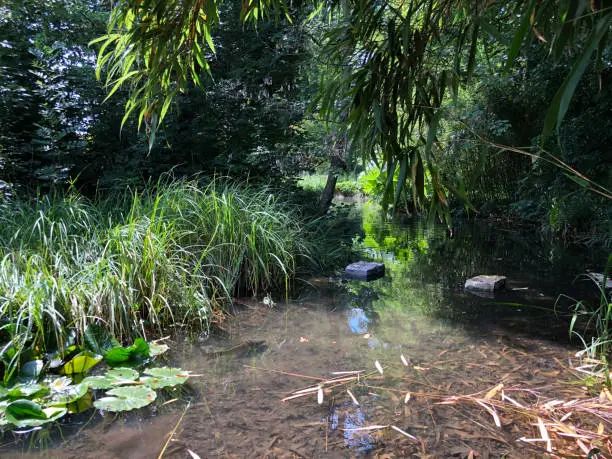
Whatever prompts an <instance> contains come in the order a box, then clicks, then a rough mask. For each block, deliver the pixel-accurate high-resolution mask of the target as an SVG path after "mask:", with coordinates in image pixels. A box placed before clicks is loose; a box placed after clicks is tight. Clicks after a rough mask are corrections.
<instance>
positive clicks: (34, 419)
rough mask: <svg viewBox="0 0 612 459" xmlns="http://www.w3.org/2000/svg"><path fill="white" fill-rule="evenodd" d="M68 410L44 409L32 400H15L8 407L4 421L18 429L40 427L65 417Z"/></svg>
mask: <svg viewBox="0 0 612 459" xmlns="http://www.w3.org/2000/svg"><path fill="white" fill-rule="evenodd" d="M67 412H68V410H67V409H66V408H56V407H49V408H44V409H43V408H42V407H41V406H40V405H39V404H38V403H34V402H33V401H31V400H15V401H14V402H11V403H9V404H8V405H7V407H6V412H5V414H4V420H5V421H6V422H7V423H10V424H13V425H14V426H16V427H31V426H40V425H42V424H46V423H47V422H53V421H56V420H57V419H59V418H61V417H62V416H64V415H65V414H66V413H67Z"/></svg>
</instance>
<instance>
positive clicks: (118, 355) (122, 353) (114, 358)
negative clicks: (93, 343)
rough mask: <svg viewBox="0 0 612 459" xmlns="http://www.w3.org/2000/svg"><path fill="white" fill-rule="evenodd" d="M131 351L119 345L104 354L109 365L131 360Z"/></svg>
mask: <svg viewBox="0 0 612 459" xmlns="http://www.w3.org/2000/svg"><path fill="white" fill-rule="evenodd" d="M131 355H132V354H131V352H130V350H129V349H127V348H125V347H122V346H118V347H114V348H112V349H111V350H110V351H108V352H107V353H106V354H104V361H105V362H106V363H108V364H109V365H118V364H120V363H125V362H127V361H128V360H130V356H131Z"/></svg>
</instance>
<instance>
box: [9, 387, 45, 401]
mask: <svg viewBox="0 0 612 459" xmlns="http://www.w3.org/2000/svg"><path fill="white" fill-rule="evenodd" d="M43 391H44V387H43V386H41V385H40V384H37V383H28V384H16V385H14V386H13V387H11V388H10V389H9V390H8V392H7V393H6V396H7V397H8V398H27V397H31V396H33V395H35V394H39V393H41V392H43Z"/></svg>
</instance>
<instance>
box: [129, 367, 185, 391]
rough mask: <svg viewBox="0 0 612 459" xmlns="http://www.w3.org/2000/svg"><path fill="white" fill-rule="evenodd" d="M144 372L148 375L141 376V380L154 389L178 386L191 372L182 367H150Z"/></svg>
mask: <svg viewBox="0 0 612 459" xmlns="http://www.w3.org/2000/svg"><path fill="white" fill-rule="evenodd" d="M144 373H145V374H146V375H148V376H141V378H140V382H142V383H144V384H145V385H147V386H149V387H151V388H153V389H161V388H162V387H174V386H178V385H179V384H183V383H185V381H187V378H189V372H188V371H185V370H181V369H180V368H148V369H147V370H145V371H144Z"/></svg>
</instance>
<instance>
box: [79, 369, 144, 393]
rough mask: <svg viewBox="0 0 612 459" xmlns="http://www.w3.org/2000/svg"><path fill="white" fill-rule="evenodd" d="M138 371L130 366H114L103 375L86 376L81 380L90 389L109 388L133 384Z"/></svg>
mask: <svg viewBox="0 0 612 459" xmlns="http://www.w3.org/2000/svg"><path fill="white" fill-rule="evenodd" d="M138 376H139V375H138V372H137V371H136V370H133V369H132V368H114V369H112V370H108V371H107V372H106V373H105V374H104V375H103V376H88V377H87V378H85V379H83V381H82V382H81V383H82V384H85V385H86V386H87V387H89V388H91V389H110V388H111V387H117V386H121V385H123V384H134V382H135V381H136V380H137V379H138Z"/></svg>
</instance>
